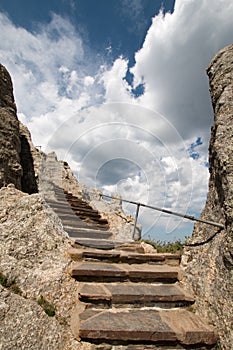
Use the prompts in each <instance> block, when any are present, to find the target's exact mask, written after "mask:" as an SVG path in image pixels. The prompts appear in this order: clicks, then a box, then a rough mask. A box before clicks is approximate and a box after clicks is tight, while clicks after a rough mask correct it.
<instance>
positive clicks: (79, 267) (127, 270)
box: [70, 262, 179, 281]
mask: <svg viewBox="0 0 233 350" xmlns="http://www.w3.org/2000/svg"><path fill="white" fill-rule="evenodd" d="M178 272H179V268H178V267H174V266H169V265H159V266H158V265H149V264H140V265H138V264H131V265H129V264H109V263H93V262H81V263H73V265H72V266H71V270H70V274H71V276H72V277H76V278H78V279H79V280H84V279H86V278H92V279H95V280H99V279H104V278H106V279H111V278H113V279H119V278H120V279H130V280H142V281H143V280H156V281H159V280H176V279H177V277H178Z"/></svg>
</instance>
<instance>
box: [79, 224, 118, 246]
mask: <svg viewBox="0 0 233 350" xmlns="http://www.w3.org/2000/svg"><path fill="white" fill-rule="evenodd" d="M91 229H92V227H91ZM75 244H78V245H82V246H84V247H90V248H96V249H107V250H109V249H114V248H115V247H116V245H117V244H119V243H118V242H115V241H113V240H110V239H101V240H99V239H90V238H78V239H76V240H75Z"/></svg>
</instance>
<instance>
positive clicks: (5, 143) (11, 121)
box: [0, 64, 22, 189]
mask: <svg viewBox="0 0 233 350" xmlns="http://www.w3.org/2000/svg"><path fill="white" fill-rule="evenodd" d="M0 142H1V143H0V187H2V186H4V185H7V184H9V183H13V184H14V185H15V186H16V188H18V189H21V176H22V167H21V164H20V149H21V142H20V135H19V121H18V119H17V115H16V105H15V103H14V96H13V87H12V81H11V77H10V75H9V73H8V72H7V70H6V69H5V67H3V66H2V65H1V64H0Z"/></svg>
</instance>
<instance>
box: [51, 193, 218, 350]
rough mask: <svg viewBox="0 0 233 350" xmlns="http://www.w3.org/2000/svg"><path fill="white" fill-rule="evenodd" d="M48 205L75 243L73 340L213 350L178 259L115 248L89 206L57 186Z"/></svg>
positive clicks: (128, 246) (132, 245) (105, 349)
mask: <svg viewBox="0 0 233 350" xmlns="http://www.w3.org/2000/svg"><path fill="white" fill-rule="evenodd" d="M55 196H56V200H48V204H49V205H50V206H51V208H52V209H53V210H54V211H55V212H56V213H57V215H58V216H59V218H60V219H61V221H62V223H63V226H64V229H65V231H66V232H67V233H68V234H69V235H70V237H72V239H73V248H72V249H70V250H69V251H68V252H67V254H68V255H69V256H70V257H71V258H72V260H73V263H72V265H71V268H70V271H69V273H70V275H71V276H72V277H73V278H75V279H76V280H77V281H79V293H78V298H79V302H78V303H77V305H76V307H75V310H74V312H73V315H72V321H71V328H72V332H73V334H74V336H75V337H76V338H77V339H81V340H82V341H84V342H88V343H92V344H93V349H102V350H109V349H128V350H134V349H135V350H142V349H214V347H215V344H216V341H217V337H216V334H215V332H214V330H213V329H212V328H211V327H210V326H208V325H207V324H206V323H205V321H204V320H202V319H201V318H200V317H198V316H197V315H195V314H194V313H193V312H191V311H190V310H189V308H190V306H191V305H192V304H193V303H194V301H195V300H194V299H193V297H192V296H190V295H187V294H186V293H185V292H184V291H183V290H182V288H181V287H180V284H179V273H180V268H179V263H180V256H179V255H178V254H158V253H153V254H146V253H145V252H144V251H143V249H142V247H141V246H140V244H139V243H137V242H125V243H122V242H116V241H115V240H114V239H113V236H112V233H111V232H110V231H109V227H108V222H107V221H106V220H105V219H102V218H101V215H100V213H98V211H96V210H94V209H93V208H91V207H90V206H89V204H88V203H86V202H84V201H82V200H80V199H78V198H76V197H74V196H72V195H71V194H68V193H64V191H63V190H62V189H61V188H58V187H56V188H55Z"/></svg>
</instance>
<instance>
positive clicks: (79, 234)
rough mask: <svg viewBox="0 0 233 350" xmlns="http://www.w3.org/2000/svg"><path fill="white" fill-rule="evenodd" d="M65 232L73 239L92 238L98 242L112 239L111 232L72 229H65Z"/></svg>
mask: <svg viewBox="0 0 233 350" xmlns="http://www.w3.org/2000/svg"><path fill="white" fill-rule="evenodd" d="M65 231H66V232H67V233H68V235H69V236H70V237H74V238H94V239H98V240H100V239H108V238H111V237H112V233H111V232H107V231H100V230H73V229H72V228H65Z"/></svg>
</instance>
